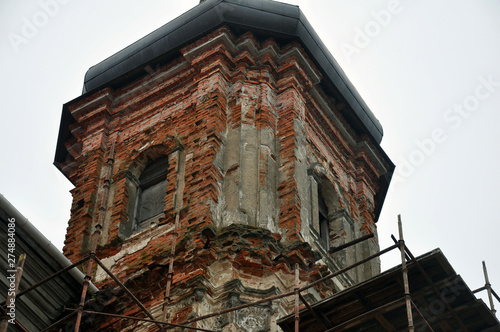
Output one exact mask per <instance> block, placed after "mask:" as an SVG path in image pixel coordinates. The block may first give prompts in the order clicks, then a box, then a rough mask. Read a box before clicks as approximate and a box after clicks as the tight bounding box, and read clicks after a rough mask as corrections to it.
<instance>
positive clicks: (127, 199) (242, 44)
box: [61, 27, 390, 331]
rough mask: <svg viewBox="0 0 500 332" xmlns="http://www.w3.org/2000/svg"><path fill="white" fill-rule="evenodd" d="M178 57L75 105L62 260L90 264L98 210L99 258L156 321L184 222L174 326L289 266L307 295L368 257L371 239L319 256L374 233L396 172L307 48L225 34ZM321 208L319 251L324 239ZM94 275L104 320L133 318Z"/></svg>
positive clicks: (114, 327)
mask: <svg viewBox="0 0 500 332" xmlns="http://www.w3.org/2000/svg"><path fill="white" fill-rule="evenodd" d="M181 53H182V56H181V57H179V58H177V59H175V60H173V61H170V62H168V63H166V64H162V65H161V66H158V67H155V68H151V67H147V68H145V69H144V70H145V71H144V73H145V74H144V75H143V76H142V77H140V78H138V79H134V80H133V81H129V82H127V84H123V85H122V86H119V87H114V88H111V87H107V88H103V89H101V90H99V91H95V92H93V93H90V94H88V95H86V96H85V97H84V98H81V99H79V100H77V101H76V102H73V103H70V104H69V105H68V109H69V110H70V112H71V115H72V117H73V118H74V120H75V121H74V122H73V124H72V125H71V128H70V130H71V134H72V136H71V138H70V139H68V140H67V141H66V142H65V146H66V149H67V151H68V152H69V153H70V154H71V156H72V158H70V159H68V160H67V161H66V162H65V163H64V164H62V165H61V169H62V171H63V172H64V173H65V175H66V176H67V177H68V178H69V179H70V180H71V181H72V183H73V184H74V185H75V189H73V190H72V195H73V205H72V210H71V219H70V220H69V226H68V230H67V235H66V241H65V246H64V254H65V255H66V256H67V257H68V258H69V259H70V260H72V261H76V260H78V259H79V258H81V257H83V256H85V255H86V254H87V253H88V251H89V243H90V234H91V232H92V230H93V228H94V226H95V224H96V222H97V220H98V214H99V213H103V214H104V222H103V225H102V227H103V231H102V235H101V237H100V243H99V246H98V250H97V255H98V257H99V258H100V259H101V260H102V261H103V263H104V264H105V265H106V266H107V267H108V268H109V269H110V270H111V271H112V272H113V273H114V274H116V275H117V277H118V278H119V279H120V280H122V281H124V282H125V281H126V282H125V284H126V285H127V286H128V287H129V288H130V289H131V290H132V292H133V293H134V294H136V296H137V297H138V298H139V300H141V302H142V303H143V304H144V305H145V307H146V308H148V309H149V310H150V311H151V313H152V314H153V316H154V317H158V318H159V317H161V315H162V305H163V296H164V294H165V287H166V279H167V278H166V276H167V273H168V260H169V256H170V253H171V247H172V241H173V239H174V238H175V237H174V234H173V233H174V221H175V218H176V216H178V217H179V221H180V231H179V234H178V238H177V242H176V244H175V257H174V258H175V259H174V275H173V280H172V291H171V294H172V298H171V303H170V304H169V307H168V310H169V315H168V316H169V320H170V321H171V322H174V323H179V322H183V321H185V320H187V319H191V318H194V317H197V316H200V315H204V314H207V313H211V312H213V311H215V310H218V309H222V308H227V307H230V306H235V305H238V304H242V303H247V302H249V301H253V300H258V299H261V298H264V297H267V296H270V295H274V294H279V293H284V292H287V291H290V290H292V289H293V287H294V271H293V267H294V266H295V264H296V263H298V264H299V267H300V280H301V283H302V284H306V283H308V282H312V281H314V280H316V279H318V278H320V277H321V276H323V275H325V274H327V273H328V271H335V270H338V269H339V268H341V267H344V266H346V265H348V264H351V263H353V262H355V261H357V260H359V259H361V258H364V257H366V256H368V255H370V254H373V253H374V252H376V251H377V250H378V241H377V238H376V237H375V238H374V239H371V240H369V241H365V242H363V243H360V244H357V245H355V246H353V247H351V248H349V249H347V250H344V251H342V252H340V253H336V254H334V255H330V254H328V253H327V249H328V246H335V245H339V244H343V243H345V242H348V241H351V240H353V239H355V238H357V237H359V236H362V235H365V234H368V233H375V234H376V226H375V209H376V206H375V195H376V194H377V193H378V192H379V191H380V188H379V184H378V183H379V182H378V180H379V178H380V177H381V176H382V175H383V174H385V173H386V172H387V171H388V169H389V168H390V164H389V161H387V160H386V159H385V158H386V157H385V156H384V155H382V154H381V153H380V150H379V149H377V148H376V147H375V146H374V143H373V142H372V140H370V139H369V138H368V137H366V136H360V135H359V134H357V132H356V131H355V130H354V129H353V128H352V127H351V126H350V124H349V123H348V122H347V121H346V119H345V118H344V117H343V116H342V115H341V112H340V109H341V108H345V107H348V106H346V105H345V104H343V103H341V102H340V101H337V100H335V99H334V98H333V97H331V96H328V95H327V94H326V93H325V92H324V91H323V89H322V87H321V84H320V83H321V81H322V74H321V73H320V71H319V70H318V69H317V68H316V66H315V65H314V63H313V62H312V61H311V60H310V58H309V57H308V55H307V52H305V50H304V49H303V48H302V46H301V45H300V44H299V43H297V42H290V43H288V44H286V45H280V44H278V43H276V42H275V41H274V40H272V39H268V40H263V41H261V40H257V38H256V37H255V36H254V35H252V34H251V33H245V34H243V35H241V36H239V37H236V36H234V35H233V33H232V32H231V31H230V29H229V28H227V27H222V28H219V29H217V30H216V31H214V32H212V33H210V34H207V35H206V36H204V37H202V38H200V39H199V40H197V41H196V42H194V43H191V44H189V45H188V46H186V47H184V48H183V49H182V50H181ZM112 145H114V158H113V160H112V172H111V181H110V183H109V191H108V190H106V191H105V190H103V188H104V185H105V183H104V179H105V175H106V174H105V171H106V167H105V165H106V162H107V158H108V156H109V150H110V148H111V146H112ZM162 158H166V160H167V163H166V165H167V166H166V167H167V168H168V169H167V170H166V189H165V194H164V199H163V205H164V206H163V211H162V212H161V213H159V214H158V215H156V216H154V217H152V218H149V219H148V220H146V221H145V222H141V223H140V224H138V223H137V222H136V220H135V218H136V215H137V204H138V201H140V199H144V197H143V196H141V195H142V194H141V190H143V189H141V188H142V187H141V186H142V184H141V174H143V172H144V170H145V169H146V168H147V167H148V165H151V164H152V163H154V162H155V161H157V160H160V159H162ZM104 194H107V195H108V196H107V200H105V201H106V202H107V204H106V206H100V204H99V202H102V201H103V199H102V196H103V195H104ZM141 197H142V198H141ZM322 211H324V212H322ZM321 213H323V214H325V215H326V219H327V221H326V223H327V225H326V226H325V225H324V227H327V228H325V229H327V230H328V234H327V235H326V238H327V242H328V243H324V242H322V240H321V227H323V226H321V225H322V223H324V222H325V221H322V219H321ZM95 272H96V276H95V279H94V282H95V283H96V284H97V286H98V287H99V288H100V289H103V290H105V291H106V292H107V293H106V294H107V296H106V301H104V302H105V303H104V304H103V308H105V309H103V310H105V311H108V312H116V313H120V314H124V315H139V316H140V315H142V313H141V312H140V309H139V308H138V307H136V306H135V305H134V304H133V303H132V302H131V301H130V300H129V299H128V298H127V296H126V295H125V294H124V293H123V292H121V291H120V290H119V289H118V288H117V287H116V285H115V284H114V283H113V281H112V280H111V279H109V278H108V277H107V276H106V274H105V273H104V271H103V270H102V269H100V268H98V269H96V270H95ZM377 273H379V262H378V261H373V262H372V263H367V264H364V265H362V266H360V267H358V268H356V269H354V270H352V271H351V272H350V273H349V274H348V275H344V276H341V277H338V278H336V279H334V280H333V281H332V282H331V283H326V284H324V285H321V286H319V287H317V288H315V289H313V290H310V291H309V294H307V296H306V298H307V299H308V300H310V301H311V302H315V301H318V300H319V299H321V298H324V297H325V296H327V295H331V294H332V293H333V292H336V291H338V290H341V289H344V288H346V287H349V286H351V285H352V284H354V283H356V282H359V281H363V280H366V279H367V278H370V277H372V276H374V275H375V274H377ZM292 308H293V300H292V299H286V298H285V299H283V300H280V301H276V302H275V303H272V304H266V305H261V306H255V307H251V308H248V309H245V310H241V311H238V312H235V313H233V314H226V315H223V316H220V317H218V318H211V319H208V320H206V321H202V322H198V323H197V324H198V325H197V326H200V327H204V328H211V329H217V328H226V330H230V329H232V330H234V331H237V330H238V329H240V330H242V331H269V330H271V331H275V330H276V326H275V321H276V319H277V318H278V317H281V316H283V315H285V314H288V313H290V312H291V310H292ZM85 324H99V325H98V326H95V325H94V326H93V327H92V328H93V329H95V330H99V331H132V330H133V331H149V330H154V329H155V328H156V326H155V325H154V324H152V323H151V324H149V323H147V324H138V323H132V322H131V321H127V320H120V319H116V318H96V317H94V318H93V319H92V320H91V321H89V320H87V321H86V322H85ZM87 328H88V329H90V328H91V327H90V325H87Z"/></svg>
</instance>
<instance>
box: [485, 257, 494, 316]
mask: <svg viewBox="0 0 500 332" xmlns="http://www.w3.org/2000/svg"><path fill="white" fill-rule="evenodd" d="M483 272H484V282H485V284H484V287H486V291H487V292H488V300H489V301H490V310H491V312H492V313H493V315H495V313H496V312H497V311H496V310H495V304H494V303H493V297H492V294H491V284H490V279H489V278H488V270H487V269H486V263H485V262H484V261H483Z"/></svg>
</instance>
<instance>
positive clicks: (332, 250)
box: [328, 233, 375, 254]
mask: <svg viewBox="0 0 500 332" xmlns="http://www.w3.org/2000/svg"><path fill="white" fill-rule="evenodd" d="M374 236H375V234H373V233H370V234H367V235H363V236H362V237H359V238H357V239H355V240H352V241H350V242H347V243H344V244H342V245H340V246H338V247H333V248H330V250H328V252H329V253H330V254H333V253H336V252H337V251H340V250H343V249H346V248H349V247H350V246H353V245H355V244H358V243H360V242H363V241H366V240H368V239H371V238H372V237H374Z"/></svg>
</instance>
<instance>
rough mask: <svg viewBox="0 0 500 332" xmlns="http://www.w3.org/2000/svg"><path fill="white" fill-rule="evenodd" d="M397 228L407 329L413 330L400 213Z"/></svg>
mask: <svg viewBox="0 0 500 332" xmlns="http://www.w3.org/2000/svg"><path fill="white" fill-rule="evenodd" d="M398 230H399V250H400V251H401V271H402V272H403V287H404V292H405V302H406V315H407V316H408V331H409V332H413V331H415V326H413V313H412V311H411V295H410V284H409V283H408V268H407V267H406V257H405V241H404V239H403V223H402V222H401V215H400V214H399V215H398Z"/></svg>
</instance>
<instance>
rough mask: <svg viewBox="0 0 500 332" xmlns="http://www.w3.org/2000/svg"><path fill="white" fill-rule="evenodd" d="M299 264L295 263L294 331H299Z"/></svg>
mask: <svg viewBox="0 0 500 332" xmlns="http://www.w3.org/2000/svg"><path fill="white" fill-rule="evenodd" d="M299 282H300V279H299V264H297V263H295V332H299V322H300V316H299V301H300V292H299V286H300V285H299Z"/></svg>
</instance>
